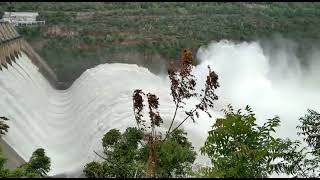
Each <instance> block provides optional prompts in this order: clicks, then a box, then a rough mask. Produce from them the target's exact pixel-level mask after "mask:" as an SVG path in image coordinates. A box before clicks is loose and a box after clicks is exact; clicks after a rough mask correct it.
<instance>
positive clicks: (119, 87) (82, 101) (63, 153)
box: [0, 41, 320, 176]
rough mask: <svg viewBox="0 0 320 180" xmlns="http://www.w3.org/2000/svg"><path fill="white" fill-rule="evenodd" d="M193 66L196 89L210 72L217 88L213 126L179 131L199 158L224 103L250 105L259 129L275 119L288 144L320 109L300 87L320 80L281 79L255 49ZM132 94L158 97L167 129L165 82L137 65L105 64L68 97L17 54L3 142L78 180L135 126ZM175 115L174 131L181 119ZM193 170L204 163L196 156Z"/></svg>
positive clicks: (199, 124)
mask: <svg viewBox="0 0 320 180" xmlns="http://www.w3.org/2000/svg"><path fill="white" fill-rule="evenodd" d="M279 51H280V50H279ZM198 58H199V59H200V60H201V63H200V65H198V66H196V67H195V70H194V74H195V76H196V78H197V79H198V81H199V86H201V84H204V81H205V76H206V75H207V72H208V69H207V65H210V66H211V69H213V70H214V71H216V72H217V74H218V75H219V82H220V85H221V87H220V89H219V90H218V95H219V98H220V100H219V101H217V102H216V106H215V109H213V110H212V112H213V113H212V114H213V118H212V119H210V118H208V117H206V116H205V115H204V114H202V115H200V117H201V118H200V119H198V120H197V121H196V123H193V122H192V121H187V123H185V124H184V125H183V126H182V128H184V129H185V130H186V131H187V132H188V137H189V138H190V140H191V141H192V143H193V145H194V146H195V147H196V149H197V150H198V149H199V148H200V147H201V146H202V145H203V143H204V141H205V139H206V136H207V132H208V130H209V129H210V128H211V125H212V124H213V122H214V119H215V118H217V117H221V116H222V113H221V111H220V110H221V109H222V108H225V107H226V105H227V104H228V103H232V104H233V105H234V106H235V107H237V108H243V107H244V106H245V105H247V104H249V105H251V107H252V108H253V110H254V111H255V112H256V114H257V117H258V118H259V122H261V123H262V122H264V121H265V120H266V119H267V118H272V117H273V116H274V115H279V116H280V118H281V120H282V127H281V129H282V130H281V131H280V134H281V135H282V136H288V137H295V132H296V131H295V126H296V125H297V123H298V117H300V116H301V115H303V114H304V113H305V112H306V109H307V108H317V107H320V106H319V105H320V96H319V95H317V93H316V91H317V90H319V88H318V87H314V86H307V85H305V86H304V87H301V86H299V84H298V83H299V82H300V81H301V80H303V79H304V78H306V79H312V78H313V77H314V78H316V77H318V76H317V75H318V73H317V72H315V71H313V72H312V73H310V74H300V75H297V76H291V74H290V73H292V72H291V71H290V68H289V67H286V66H283V67H282V68H288V69H286V72H287V73H286V74H283V71H279V70H277V71H276V70H275V69H276V68H274V67H275V66H274V65H272V64H271V63H270V60H271V59H272V58H274V57H272V56H270V55H268V54H266V53H265V52H264V51H263V48H261V46H260V45H259V43H240V44H235V43H232V42H227V41H221V42H214V43H211V44H210V45H209V46H208V47H206V48H200V49H199V51H198ZM282 60H283V59H282ZM279 61H280V60H279ZM298 69H299V68H298ZM293 74H294V73H293ZM135 89H143V90H144V92H151V93H154V94H157V95H158V96H159V98H160V100H159V101H160V113H161V115H162V117H163V119H164V129H165V128H168V126H169V124H170V121H169V120H170V119H171V118H172V116H173V113H174V112H173V110H174V104H173V101H172V99H171V96H170V86H169V81H168V78H167V77H163V76H158V75H155V74H152V73H151V72H149V71H148V70H147V69H145V68H143V67H139V66H137V65H129V64H102V65H98V66H96V67H95V68H92V69H88V70H87V71H85V72H84V73H83V74H82V75H81V76H80V77H79V78H78V79H77V80H76V81H75V82H74V83H73V85H72V86H71V87H70V88H69V89H67V90H56V89H55V88H53V87H52V86H51V85H50V83H49V82H48V81H47V80H46V78H44V76H43V75H42V74H41V73H40V72H39V69H38V67H37V66H36V65H34V64H33V63H32V62H31V60H30V58H29V57H28V56H27V55H26V54H25V53H21V54H20V55H19V57H18V58H16V59H15V63H12V66H8V69H6V68H3V69H2V71H0V92H1V95H0V109H1V113H3V114H2V115H4V116H7V117H8V118H9V119H10V121H8V125H9V126H10V129H9V132H8V134H7V135H6V136H5V137H4V140H5V141H6V142H7V143H8V144H9V145H10V146H11V147H12V148H13V149H14V150H15V151H16V152H17V153H18V154H19V155H20V156H21V157H22V158H23V159H25V160H28V159H29V158H30V156H31V153H32V152H33V151H34V150H35V149H36V148H40V147H41V148H44V149H45V150H46V152H47V155H48V156H49V157H50V158H51V160H52V170H51V171H50V173H49V175H56V174H62V173H64V174H68V175H69V176H78V175H79V174H80V172H81V170H82V168H83V167H84V165H85V164H86V163H87V162H90V161H92V160H98V159H99V157H97V156H96V155H95V154H94V152H93V151H94V150H95V151H97V152H102V145H101V138H102V137H103V135H104V134H105V133H106V132H107V131H108V130H110V129H112V128H118V129H120V130H125V129H126V128H127V127H129V126H135V125H136V123H135V120H134V115H133V109H132V108H133V107H132V94H133V91H134V90H135ZM191 101H192V102H196V101H197V99H193V100H191ZM192 102H190V103H192ZM187 108H188V107H187ZM180 111H181V113H179V116H178V118H177V121H176V123H177V124H178V123H179V122H180V121H181V120H182V119H183V117H184V116H183V114H184V113H183V110H180ZM196 162H197V163H207V162H206V159H205V158H204V157H200V156H199V158H198V159H197V160H196Z"/></svg>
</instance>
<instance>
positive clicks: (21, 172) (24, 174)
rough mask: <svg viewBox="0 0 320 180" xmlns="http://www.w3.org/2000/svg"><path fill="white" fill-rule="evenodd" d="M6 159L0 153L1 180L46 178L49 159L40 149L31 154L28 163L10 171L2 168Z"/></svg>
mask: <svg viewBox="0 0 320 180" xmlns="http://www.w3.org/2000/svg"><path fill="white" fill-rule="evenodd" d="M5 162H6V159H5V158H4V157H3V154H2V153H1V152H0V177H1V178H5V177H7V178H41V177H46V176H47V173H48V172H49V171H50V165H51V163H50V158H48V157H47V156H46V155H45V151H44V149H42V148H39V149H37V150H36V151H34V152H33V154H32V156H31V158H30V160H29V162H27V163H25V164H23V165H21V166H20V167H18V168H16V169H13V170H10V169H6V168H5V167H4V164H5Z"/></svg>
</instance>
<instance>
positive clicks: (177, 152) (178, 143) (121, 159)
mask: <svg viewBox="0 0 320 180" xmlns="http://www.w3.org/2000/svg"><path fill="white" fill-rule="evenodd" d="M143 138H144V134H143V132H142V131H141V130H139V129H137V128H133V127H129V128H127V129H126V131H125V132H124V133H123V134H121V133H120V131H119V130H117V129H112V130H110V131H109V132H107V133H106V134H105V135H104V137H103V139H102V146H103V149H104V155H105V157H103V156H100V155H99V156H100V157H102V158H103V159H104V161H103V162H101V163H99V162H96V161H93V162H90V163H88V164H86V166H85V168H84V173H85V176H86V177H88V178H110V177H119V178H121V177H144V175H145V172H144V170H145V166H146V165H147V161H148V155H149V151H150V148H149V146H147V145H146V144H145V143H144V141H143ZM158 150H159V152H158V154H159V156H160V157H159V167H158V168H157V172H156V176H157V177H183V176H185V175H186V174H187V172H188V171H189V169H191V164H192V163H193V161H194V160H195V156H196V153H195V151H194V150H193V147H192V145H191V143H190V142H189V141H188V140H187V138H186V133H185V132H183V131H182V130H178V131H175V132H174V134H173V135H172V136H171V137H170V138H168V140H167V141H166V142H165V143H164V144H162V145H161V147H160V148H159V149H158Z"/></svg>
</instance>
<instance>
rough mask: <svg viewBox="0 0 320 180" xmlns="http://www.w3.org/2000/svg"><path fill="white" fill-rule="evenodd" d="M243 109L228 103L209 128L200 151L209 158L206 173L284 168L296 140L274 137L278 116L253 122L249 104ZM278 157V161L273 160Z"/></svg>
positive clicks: (248, 173)
mask: <svg viewBox="0 0 320 180" xmlns="http://www.w3.org/2000/svg"><path fill="white" fill-rule="evenodd" d="M245 110H246V113H244V114H243V113H242V112H241V110H240V109H239V110H238V111H234V110H233V108H232V106H229V108H228V109H227V110H225V118H219V119H217V120H216V122H215V123H214V125H213V128H212V130H210V131H209V136H208V138H207V140H206V142H205V145H204V147H202V148H201V153H203V154H206V155H208V156H209V157H210V158H211V161H212V164H213V167H212V168H209V169H208V170H207V171H206V175H207V176H209V177H234V178H235V177H237V178H238V177H252V178H259V177H260V178H261V177H267V176H268V175H270V174H271V173H273V172H276V173H280V172H288V170H287V169H288V162H287V161H286V160H287V159H290V157H292V156H293V155H295V153H294V152H295V151H294V150H295V147H296V146H297V142H292V141H290V140H287V139H286V140H284V139H281V138H275V137H274V134H273V133H275V128H276V127H278V126H279V124H280V119H279V117H275V118H273V119H268V120H267V122H266V123H265V124H264V125H263V126H261V127H260V126H258V125H257V124H255V122H256V118H255V114H254V113H253V112H252V110H251V109H250V107H248V106H247V107H246V108H245ZM275 160H278V161H280V162H275Z"/></svg>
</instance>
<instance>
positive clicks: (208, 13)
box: [0, 2, 320, 83]
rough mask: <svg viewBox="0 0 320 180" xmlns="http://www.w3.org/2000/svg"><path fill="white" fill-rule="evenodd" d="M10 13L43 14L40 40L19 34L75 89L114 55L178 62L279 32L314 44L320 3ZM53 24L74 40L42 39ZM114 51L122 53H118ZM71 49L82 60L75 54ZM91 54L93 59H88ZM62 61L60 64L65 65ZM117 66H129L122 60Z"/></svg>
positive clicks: (49, 6)
mask: <svg viewBox="0 0 320 180" xmlns="http://www.w3.org/2000/svg"><path fill="white" fill-rule="evenodd" d="M10 7H14V10H15V11H37V12H39V14H40V17H39V20H45V21H46V26H45V27H44V28H42V29H41V30H40V31H38V33H39V35H36V34H34V33H29V31H35V30H33V28H20V29H19V31H21V32H20V33H21V34H22V35H23V36H24V37H26V39H27V40H28V42H30V43H31V44H32V45H33V47H34V48H35V50H36V51H37V52H38V53H39V54H40V55H41V56H43V57H44V59H45V60H46V61H47V62H48V63H49V64H50V65H52V67H53V68H54V69H56V72H57V74H58V78H59V80H60V81H64V82H70V83H71V82H72V81H73V80H75V79H76V78H77V77H78V76H79V75H80V74H81V73H82V72H83V71H84V70H85V69H88V68H91V67H93V66H95V65H97V64H99V63H101V61H103V63H109V62H110V61H111V60H110V59H114V58H115V57H114V56H121V55H122V54H123V53H124V52H128V51H129V50H130V51H134V52H138V53H141V54H143V53H144V52H151V53H152V54H153V55H154V54H156V53H158V54H160V55H161V56H162V57H164V59H166V60H171V59H173V58H174V59H177V58H178V57H179V50H180V49H181V47H191V48H193V49H197V48H199V46H200V45H204V44H207V43H209V42H210V41H211V40H221V39H225V38H226V39H231V40H236V41H237V40H246V41H250V40H254V39H255V38H263V37H270V35H272V34H273V33H282V34H284V35H286V36H288V37H289V38H292V39H295V40H301V39H304V38H306V39H308V38H311V39H317V38H319V33H318V32H317V31H316V29H317V27H319V26H320V20H319V18H318V16H319V10H318V9H319V7H320V3H243V2H239V3H206V2H191V3H183V2H178V3H175V2H165V3H163V2H161V3H158V2H154V3H144V2H141V3H137V2H135V3H131V2H130V3H126V4H122V3H121V4H119V3H102V2H91V3H79V2H77V3H71V2H69V3H68V4H66V3H65V2H61V3H50V2H46V3H35V2H32V3H30V2H29V3H28V2H22V3H15V2H12V3H2V4H1V5H0V11H8V10H9V9H10ZM52 26H58V27H59V28H64V29H67V30H72V31H74V32H75V35H71V36H70V37H67V36H61V35H48V36H45V34H46V33H47V28H49V27H52ZM288 30H290V31H288ZM59 37H62V39H67V38H70V43H65V41H64V40H61V41H58V42H55V45H54V46H52V47H49V46H47V45H49V44H51V43H52V42H54V41H56V39H57V38H59ZM39 44H43V46H42V45H39ZM70 44H71V45H70ZM80 44H81V45H80ZM115 46H117V47H120V48H117V49H116V50H114V47H115ZM141 47H142V48H141ZM71 49H76V50H77V52H79V53H80V52H81V53H82V55H83V56H80V57H77V53H75V54H73V55H70V54H69V51H71ZM92 52H94V56H92V57H90V58H88V56H87V55H88V54H90V53H92ZM56 53H60V54H61V57H59V58H58V57H57V56H56V55H55V54H56ZM70 59H73V61H72V62H70ZM141 59H142V58H141ZM57 61H61V62H63V65H64V66H61V65H60V64H59V63H58V62H57ZM115 61H118V62H126V61H125V60H124V58H121V57H119V58H118V59H116V60H115ZM67 62H68V63H67ZM139 63H140V64H141V65H143V66H145V67H148V68H150V66H151V65H148V64H147V63H145V62H144V61H143V60H140V61H139ZM70 64H72V65H70ZM70 72H72V73H70Z"/></svg>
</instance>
